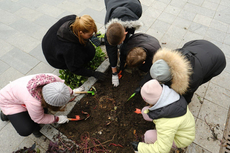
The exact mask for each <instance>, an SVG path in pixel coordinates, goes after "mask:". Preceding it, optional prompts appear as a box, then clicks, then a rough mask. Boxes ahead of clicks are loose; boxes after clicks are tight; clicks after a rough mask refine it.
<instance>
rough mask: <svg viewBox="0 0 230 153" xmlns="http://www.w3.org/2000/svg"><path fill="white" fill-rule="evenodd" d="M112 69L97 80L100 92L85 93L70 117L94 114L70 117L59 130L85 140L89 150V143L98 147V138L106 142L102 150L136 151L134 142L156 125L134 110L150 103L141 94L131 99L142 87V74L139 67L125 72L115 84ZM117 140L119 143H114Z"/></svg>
mask: <svg viewBox="0 0 230 153" xmlns="http://www.w3.org/2000/svg"><path fill="white" fill-rule="evenodd" d="M108 71H109V72H107V73H108V75H107V78H106V80H105V81H103V82H97V83H95V85H94V87H95V88H96V91H97V93H96V94H95V95H94V96H92V95H90V94H88V95H86V96H84V97H83V98H82V99H81V101H80V103H79V104H76V105H75V107H74V108H73V110H72V111H71V112H70V114H69V115H68V117H69V118H74V117H75V115H80V116H81V117H84V118H86V117H87V114H86V112H87V113H89V115H90V117H89V118H88V119H86V120H81V121H70V122H69V123H68V124H65V125H61V126H60V127H59V129H58V130H60V132H62V133H63V134H64V135H66V136H67V137H68V138H69V139H71V140H74V141H75V142H76V143H77V144H79V145H80V147H81V146H83V144H84V145H85V146H84V148H85V150H86V148H87V147H88V148H90V147H92V148H91V150H93V149H98V148H99V147H97V145H96V144H93V142H94V141H95V143H97V144H98V143H99V142H100V143H101V144H102V145H103V147H104V149H103V148H102V147H101V148H102V150H103V151H101V152H105V150H107V151H111V152H112V153H133V149H132V147H131V145H130V142H133V141H143V134H144V133H145V131H146V130H148V129H152V128H154V124H153V123H152V122H146V121H145V120H144V119H143V118H142V115H141V114H136V113H135V112H134V111H135V110H136V108H138V109H142V108H143V107H144V106H145V105H146V103H145V102H144V101H143V100H142V98H141V96H140V94H136V95H135V96H134V97H133V98H132V99H130V100H129V101H127V99H128V98H129V97H130V96H131V95H132V94H133V92H134V90H135V89H136V88H137V87H138V84H139V81H140V80H141V76H140V74H139V73H138V71H133V72H132V73H128V72H124V73H123V77H122V78H121V79H120V85H119V86H118V87H117V88H115V87H112V83H111V71H110V70H108ZM82 111H83V112H85V114H84V113H83V112H82ZM83 136H85V137H83ZM86 137H87V138H88V139H87V140H86V139H85V138H86ZM96 141H98V142H96ZM87 142H88V144H86V143H87ZM115 144H116V145H118V146H114V145H115ZM119 145H120V146H119ZM94 146H95V147H94ZM79 152H83V150H81V151H79ZM98 152H100V151H98Z"/></svg>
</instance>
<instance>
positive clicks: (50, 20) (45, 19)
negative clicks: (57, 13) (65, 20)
mask: <svg viewBox="0 0 230 153" xmlns="http://www.w3.org/2000/svg"><path fill="white" fill-rule="evenodd" d="M66 15H67V14H66ZM68 15H70V13H68ZM63 16H65V15H63ZM63 16H62V17H63ZM60 18H61V17H60ZM60 18H59V17H58V19H60ZM58 19H56V18H54V17H51V16H49V15H46V14H44V15H42V16H40V17H39V18H37V19H36V20H34V21H33V23H35V24H37V25H40V26H43V27H44V28H46V31H48V29H49V28H50V27H51V26H52V25H53V24H54V23H56V22H57V21H58Z"/></svg>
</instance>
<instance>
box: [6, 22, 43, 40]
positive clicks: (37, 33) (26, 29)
mask: <svg viewBox="0 0 230 153" xmlns="http://www.w3.org/2000/svg"><path fill="white" fill-rule="evenodd" d="M10 26H11V27H12V28H14V29H16V30H17V31H20V32H22V33H24V34H26V35H28V36H31V37H33V38H35V39H38V40H42V38H43V36H44V35H45V33H46V31H47V29H46V28H44V27H42V26H40V25H37V24H35V23H33V22H30V21H28V20H26V19H20V20H17V21H16V22H14V23H12V24H10Z"/></svg>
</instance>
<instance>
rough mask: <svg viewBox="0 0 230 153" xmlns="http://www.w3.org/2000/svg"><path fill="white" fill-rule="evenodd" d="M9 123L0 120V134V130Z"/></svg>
mask: <svg viewBox="0 0 230 153" xmlns="http://www.w3.org/2000/svg"><path fill="white" fill-rule="evenodd" d="M8 123H9V122H4V121H2V120H1V119H0V133H1V130H2V129H3V128H4V127H5V126H6V125H7V124H8Z"/></svg>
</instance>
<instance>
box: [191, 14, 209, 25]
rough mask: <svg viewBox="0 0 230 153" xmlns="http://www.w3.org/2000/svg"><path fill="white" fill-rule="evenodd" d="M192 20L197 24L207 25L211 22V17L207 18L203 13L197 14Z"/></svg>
mask: <svg viewBox="0 0 230 153" xmlns="http://www.w3.org/2000/svg"><path fill="white" fill-rule="evenodd" d="M193 22H196V23H199V24H202V25H204V26H207V27H208V26H209V25H210V23H211V22H212V18H209V17H207V16H203V15H200V14H197V15H196V16H195V18H194V20H193Z"/></svg>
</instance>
